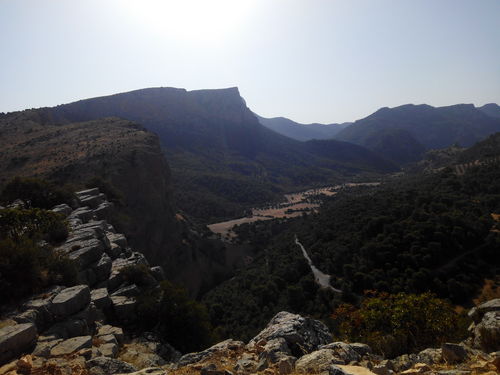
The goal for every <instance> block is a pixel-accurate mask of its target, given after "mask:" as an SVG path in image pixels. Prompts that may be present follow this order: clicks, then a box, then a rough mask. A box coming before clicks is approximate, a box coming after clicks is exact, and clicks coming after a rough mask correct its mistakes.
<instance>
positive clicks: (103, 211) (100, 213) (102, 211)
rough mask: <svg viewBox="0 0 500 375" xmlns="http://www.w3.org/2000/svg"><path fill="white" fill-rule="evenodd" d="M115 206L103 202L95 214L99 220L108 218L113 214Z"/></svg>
mask: <svg viewBox="0 0 500 375" xmlns="http://www.w3.org/2000/svg"><path fill="white" fill-rule="evenodd" d="M113 207H114V204H113V203H111V202H107V201H106V202H102V203H101V204H100V205H99V206H98V207H97V208H96V209H95V210H94V213H95V214H96V215H97V217H99V218H106V217H108V216H109V214H110V213H111V212H112V210H113Z"/></svg>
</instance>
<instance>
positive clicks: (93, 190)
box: [75, 187, 100, 198]
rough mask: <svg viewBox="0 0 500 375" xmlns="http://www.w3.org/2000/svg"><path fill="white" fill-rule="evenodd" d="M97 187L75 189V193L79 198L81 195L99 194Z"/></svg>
mask: <svg viewBox="0 0 500 375" xmlns="http://www.w3.org/2000/svg"><path fill="white" fill-rule="evenodd" d="M99 193H100V192H99V188H97V187H95V188H90V189H86V190H80V191H75V195H76V196H77V197H78V198H80V197H83V196H86V195H87V196H88V195H99Z"/></svg>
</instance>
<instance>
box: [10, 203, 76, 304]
mask: <svg viewBox="0 0 500 375" xmlns="http://www.w3.org/2000/svg"><path fill="white" fill-rule="evenodd" d="M67 234H68V232H67V227H66V223H65V222H64V219H63V218H62V217H61V216H60V215H58V214H55V213H53V212H51V211H46V210H42V209H39V208H31V209H21V208H8V209H1V210H0V300H2V301H3V302H5V303H7V302H10V301H14V300H17V299H19V298H22V297H25V296H26V295H29V294H32V293H35V292H37V291H41V290H43V289H44V288H46V287H48V286H50V285H54V284H60V285H68V286H70V285H74V284H75V283H76V282H77V269H76V265H75V264H74V263H73V262H72V261H71V260H70V259H68V258H67V257H66V256H65V255H64V254H61V253H60V252H57V251H54V250H53V248H52V246H51V244H54V243H57V242H59V241H61V240H63V239H64V238H65V237H66V236H67ZM41 240H45V241H41ZM46 241H48V242H46Z"/></svg>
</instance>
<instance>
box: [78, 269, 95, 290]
mask: <svg viewBox="0 0 500 375" xmlns="http://www.w3.org/2000/svg"><path fill="white" fill-rule="evenodd" d="M78 280H80V282H81V283H83V284H87V285H89V286H91V287H93V286H94V285H95V284H96V283H97V276H96V274H95V272H94V270H93V269H92V268H87V269H85V270H83V271H80V272H78Z"/></svg>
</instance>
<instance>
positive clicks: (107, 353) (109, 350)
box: [99, 342, 118, 358]
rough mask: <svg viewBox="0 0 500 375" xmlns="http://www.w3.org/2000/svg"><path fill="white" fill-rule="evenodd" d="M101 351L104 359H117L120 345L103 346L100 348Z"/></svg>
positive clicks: (111, 343)
mask: <svg viewBox="0 0 500 375" xmlns="http://www.w3.org/2000/svg"><path fill="white" fill-rule="evenodd" d="M99 351H100V352H101V354H102V355H103V356H104V357H110V358H116V355H117V354H118V345H117V344H116V343H113V342H109V343H106V344H102V345H100V346H99Z"/></svg>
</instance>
